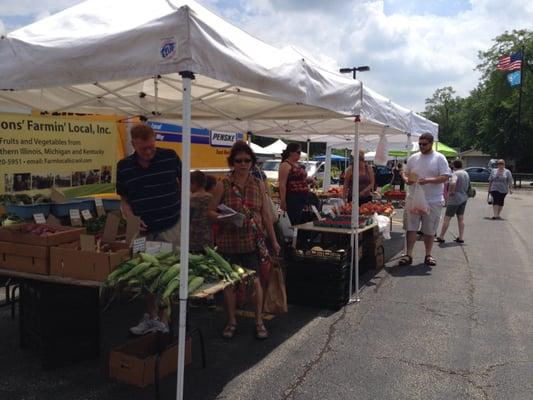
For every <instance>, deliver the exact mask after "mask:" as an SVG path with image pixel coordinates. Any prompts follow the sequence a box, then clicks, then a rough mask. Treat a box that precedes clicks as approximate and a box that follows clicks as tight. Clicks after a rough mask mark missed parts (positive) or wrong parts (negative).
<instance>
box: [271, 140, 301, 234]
mask: <svg viewBox="0 0 533 400" xmlns="http://www.w3.org/2000/svg"><path fill="white" fill-rule="evenodd" d="M301 153H302V149H301V147H300V145H299V144H298V143H289V144H288V145H287V147H286V148H285V150H283V153H282V154H281V164H280V166H279V174H278V183H279V198H280V208H281V209H282V210H283V211H286V212H287V214H288V215H289V220H290V221H291V225H298V224H300V223H302V214H303V211H304V209H305V207H306V206H307V204H308V198H309V186H308V182H309V179H308V178H307V172H306V171H305V168H302V167H301V166H300V165H299V164H298V161H299V160H300V155H301Z"/></svg>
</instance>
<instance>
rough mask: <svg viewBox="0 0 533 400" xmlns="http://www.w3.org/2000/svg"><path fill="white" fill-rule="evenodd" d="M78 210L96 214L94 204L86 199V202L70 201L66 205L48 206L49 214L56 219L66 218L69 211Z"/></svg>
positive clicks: (54, 204)
mask: <svg viewBox="0 0 533 400" xmlns="http://www.w3.org/2000/svg"><path fill="white" fill-rule="evenodd" d="M75 209H78V210H80V212H81V211H82V210H89V211H91V213H93V215H94V213H95V212H96V205H95V204H94V200H93V199H86V200H70V201H67V202H66V203H52V205H51V206H50V212H51V213H52V214H53V215H54V216H56V217H58V218H62V217H68V216H69V213H70V210H75Z"/></svg>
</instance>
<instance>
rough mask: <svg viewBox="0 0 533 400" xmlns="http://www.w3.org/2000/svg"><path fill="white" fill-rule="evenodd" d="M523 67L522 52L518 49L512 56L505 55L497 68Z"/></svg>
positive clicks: (502, 69) (511, 69)
mask: <svg viewBox="0 0 533 400" xmlns="http://www.w3.org/2000/svg"><path fill="white" fill-rule="evenodd" d="M520 68H522V52H521V51H517V52H516V53H513V54H511V55H510V56H503V57H501V58H500V61H498V64H497V65H496V69H498V70H500V71H515V70H517V69H520Z"/></svg>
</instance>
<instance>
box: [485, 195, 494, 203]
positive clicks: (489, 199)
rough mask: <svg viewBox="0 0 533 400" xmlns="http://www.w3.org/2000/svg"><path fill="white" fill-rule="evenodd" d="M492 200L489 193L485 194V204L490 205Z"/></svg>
mask: <svg viewBox="0 0 533 400" xmlns="http://www.w3.org/2000/svg"><path fill="white" fill-rule="evenodd" d="M493 201H494V200H493V198H492V195H491V194H490V193H487V204H492V202H493Z"/></svg>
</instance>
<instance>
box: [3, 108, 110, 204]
mask: <svg viewBox="0 0 533 400" xmlns="http://www.w3.org/2000/svg"><path fill="white" fill-rule="evenodd" d="M119 142H120V138H119V135H118V128H117V123H116V121H115V120H113V119H111V118H101V117H98V116H94V117H70V116H69V117H61V116H60V117H47V116H32V115H21V114H0V193H15V194H16V193H26V192H46V191H49V190H50V189H51V188H52V187H55V188H57V189H59V190H63V191H67V192H73V191H74V192H75V191H76V190H80V193H81V192H86V191H87V190H84V189H85V188H84V187H86V186H87V187H88V186H90V187H91V190H90V191H91V192H93V193H99V192H100V193H101V192H105V191H106V190H107V191H109V188H113V185H114V180H115V168H116V163H117V155H118V153H119V151H118V150H119V149H118V143H119ZM111 191H113V189H111Z"/></svg>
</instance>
